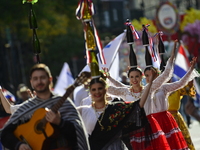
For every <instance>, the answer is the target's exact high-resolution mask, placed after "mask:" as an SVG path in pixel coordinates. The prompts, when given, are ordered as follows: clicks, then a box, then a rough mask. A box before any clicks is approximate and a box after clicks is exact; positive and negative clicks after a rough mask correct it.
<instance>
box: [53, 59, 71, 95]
mask: <svg viewBox="0 0 200 150" xmlns="http://www.w3.org/2000/svg"><path fill="white" fill-rule="evenodd" d="M73 83H74V78H73V76H72V74H71V71H70V68H69V65H68V63H66V62H65V63H64V65H63V68H62V70H61V72H60V75H59V77H58V79H57V82H56V84H55V87H54V92H55V93H57V94H59V95H64V94H65V92H66V88H67V87H69V86H70V85H72V84H73Z"/></svg>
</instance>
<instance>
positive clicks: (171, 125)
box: [149, 68, 199, 149]
mask: <svg viewBox="0 0 200 150" xmlns="http://www.w3.org/2000/svg"><path fill="white" fill-rule="evenodd" d="M198 76H199V74H198V72H197V71H196V70H193V69H191V68H190V69H189V71H188V72H187V74H186V75H185V76H184V77H183V78H181V79H180V80H179V81H177V82H174V83H164V84H163V85H162V86H161V87H160V88H159V89H158V90H157V91H156V92H155V94H154V95H153V99H152V100H153V103H152V108H153V109H152V112H151V113H150V114H149V116H151V117H154V118H155V119H156V120H157V121H158V123H159V125H160V126H161V128H162V130H163V131H164V133H165V136H166V138H167V141H168V143H169V145H170V147H171V149H188V146H187V143H186V142H185V139H184V137H183V135H182V132H181V130H180V129H179V127H178V124H177V123H176V120H175V119H174V117H173V116H172V115H171V113H169V112H168V111H167V110H168V96H169V94H170V93H171V92H173V91H175V90H178V89H180V88H182V87H184V86H185V85H186V84H187V83H188V82H189V81H191V80H193V79H194V78H195V77H198Z"/></svg>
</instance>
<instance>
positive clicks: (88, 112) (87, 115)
mask: <svg viewBox="0 0 200 150" xmlns="http://www.w3.org/2000/svg"><path fill="white" fill-rule="evenodd" d="M77 109H78V110H79V112H80V114H81V117H82V119H83V122H84V124H85V128H86V131H87V133H88V134H89V135H91V134H92V131H93V130H94V128H95V126H96V123H97V118H99V116H100V115H101V113H102V112H103V111H102V112H96V111H95V110H94V108H93V107H92V105H84V106H79V107H77Z"/></svg>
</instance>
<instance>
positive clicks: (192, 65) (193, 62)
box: [190, 57, 197, 69]
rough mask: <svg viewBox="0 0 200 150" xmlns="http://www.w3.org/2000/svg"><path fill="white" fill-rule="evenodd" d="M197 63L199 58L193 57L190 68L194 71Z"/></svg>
mask: <svg viewBox="0 0 200 150" xmlns="http://www.w3.org/2000/svg"><path fill="white" fill-rule="evenodd" d="M196 62H197V57H193V58H192V61H191V62H190V65H191V66H190V68H191V69H194V66H195V64H196Z"/></svg>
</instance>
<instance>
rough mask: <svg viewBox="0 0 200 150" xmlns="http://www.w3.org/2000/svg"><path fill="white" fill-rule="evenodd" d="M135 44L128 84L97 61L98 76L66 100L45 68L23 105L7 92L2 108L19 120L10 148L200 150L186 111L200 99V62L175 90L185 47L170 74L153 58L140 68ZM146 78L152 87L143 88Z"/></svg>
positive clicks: (6, 137)
mask: <svg viewBox="0 0 200 150" xmlns="http://www.w3.org/2000/svg"><path fill="white" fill-rule="evenodd" d="M144 32H145V30H144ZM127 37H128V36H127ZM130 37H132V33H131V36H130ZM131 41H132V40H131V39H128V38H127V42H129V45H130V56H129V59H130V66H129V70H128V72H127V74H126V76H125V73H123V74H122V80H121V82H120V81H117V80H115V79H114V78H112V77H111V76H110V74H109V69H108V68H100V70H99V68H98V63H97V60H95V58H96V56H95V57H94V58H93V59H94V60H93V62H90V63H91V64H89V66H90V67H91V68H90V69H91V70H90V71H91V75H90V76H81V75H82V73H81V74H80V75H79V76H80V77H79V76H78V77H77V78H76V80H75V83H74V84H73V85H71V86H69V87H68V88H67V89H66V93H65V94H64V95H58V94H56V93H54V91H53V90H52V89H53V88H52V86H53V78H52V75H51V72H50V69H49V67H48V66H47V65H45V64H43V63H38V64H35V65H34V66H33V67H32V68H31V69H30V74H29V77H30V85H31V88H32V89H31V90H30V89H29V88H28V87H27V86H26V85H24V84H20V85H19V87H18V91H17V96H18V97H19V99H18V100H17V101H16V102H15V104H13V103H11V102H10V101H9V100H8V99H7V98H6V97H5V95H4V94H3V91H2V89H1V88H0V99H1V104H2V106H3V107H4V109H5V111H6V113H8V114H11V116H10V117H9V120H8V121H7V122H6V123H5V124H4V126H3V128H2V129H1V134H0V140H1V143H2V147H3V148H5V149H10V150H195V147H194V145H193V143H192V140H191V137H190V133H189V131H188V127H187V125H186V123H185V122H184V119H183V117H182V116H181V114H180V113H179V109H180V105H181V98H182V96H183V95H189V96H194V95H195V88H194V85H193V80H194V79H195V78H196V77H200V74H199V73H198V72H197V71H196V70H195V64H196V62H197V58H196V57H194V58H193V59H192V60H191V63H190V68H189V69H188V71H187V73H186V74H185V75H184V76H183V77H182V78H181V79H180V80H179V81H176V82H172V81H171V79H172V74H173V71H174V61H175V54H176V45H177V41H175V42H174V48H173V50H172V51H171V55H170V58H169V59H168V61H167V63H166V66H161V67H162V70H159V69H158V68H155V67H154V66H153V65H152V64H151V63H152V59H151V58H147V57H148V56H149V57H151V56H150V55H146V56H145V60H146V68H145V69H144V71H142V69H140V68H139V67H138V64H137V58H136V56H135V53H134V50H133V49H132V43H131ZM143 45H144V43H143ZM146 52H147V53H148V48H147V46H146ZM93 54H95V53H93ZM132 59H134V61H133V60H132ZM147 61H150V62H147ZM162 61H163V60H162ZM92 63H94V64H92ZM161 64H165V63H163V62H162V63H161ZM93 71H95V72H93ZM89 74H90V73H89ZM144 76H145V79H146V85H143V84H142V79H143V78H144ZM85 78H86V79H85ZM83 79H85V80H86V81H87V82H86V83H85V82H83V81H81V80H83ZM126 79H128V81H129V83H127V81H126ZM85 80H84V81H85ZM88 80H89V81H88ZM80 81H81V82H80ZM82 82H83V83H82ZM79 84H81V86H78V87H77V85H79ZM71 95H73V96H71Z"/></svg>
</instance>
